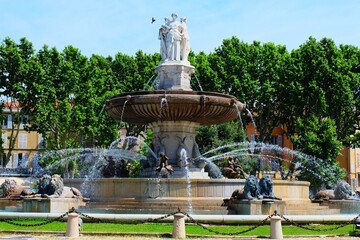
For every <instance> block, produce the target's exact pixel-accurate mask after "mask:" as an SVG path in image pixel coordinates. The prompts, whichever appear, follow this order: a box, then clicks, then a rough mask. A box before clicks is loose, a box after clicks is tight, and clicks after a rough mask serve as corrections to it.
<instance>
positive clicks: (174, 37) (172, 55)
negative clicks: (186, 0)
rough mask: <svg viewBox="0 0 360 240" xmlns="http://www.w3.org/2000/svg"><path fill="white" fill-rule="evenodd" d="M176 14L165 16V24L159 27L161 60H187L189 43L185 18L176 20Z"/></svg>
mask: <svg viewBox="0 0 360 240" xmlns="http://www.w3.org/2000/svg"><path fill="white" fill-rule="evenodd" d="M177 18H178V15H177V14H176V13H173V14H171V19H169V18H165V24H163V25H161V27H160V29H159V40H160V54H161V56H162V60H163V61H187V58H188V55H189V52H190V44H189V34H188V31H187V26H186V18H185V17H184V18H182V19H181V23H179V22H178V21H177Z"/></svg>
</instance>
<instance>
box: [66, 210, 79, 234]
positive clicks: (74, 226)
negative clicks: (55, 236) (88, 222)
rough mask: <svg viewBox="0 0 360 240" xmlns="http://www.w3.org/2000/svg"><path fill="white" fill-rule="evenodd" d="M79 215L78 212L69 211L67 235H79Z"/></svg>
mask: <svg viewBox="0 0 360 240" xmlns="http://www.w3.org/2000/svg"><path fill="white" fill-rule="evenodd" d="M79 235H80V233H79V217H78V214H77V213H69V214H68V219H67V225H66V234H65V237H79Z"/></svg>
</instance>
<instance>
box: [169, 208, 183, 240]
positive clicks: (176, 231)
mask: <svg viewBox="0 0 360 240" xmlns="http://www.w3.org/2000/svg"><path fill="white" fill-rule="evenodd" d="M172 237H173V238H178V239H185V238H186V233H185V215H184V214H182V213H176V214H175V215H174V223H173V231H172Z"/></svg>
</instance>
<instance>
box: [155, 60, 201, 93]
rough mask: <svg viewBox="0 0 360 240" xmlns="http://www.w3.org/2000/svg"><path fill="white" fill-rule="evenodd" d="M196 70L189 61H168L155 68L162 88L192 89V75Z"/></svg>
mask: <svg viewBox="0 0 360 240" xmlns="http://www.w3.org/2000/svg"><path fill="white" fill-rule="evenodd" d="M194 72H195V70H194V67H193V66H191V65H190V63H189V62H187V61H186V62H182V61H181V62H179V61H166V62H163V63H162V64H160V65H159V66H157V67H156V68H155V73H157V74H158V79H159V81H160V83H159V87H158V89H159V90H161V89H163V90H191V87H190V80H191V75H192V74H193V73H194Z"/></svg>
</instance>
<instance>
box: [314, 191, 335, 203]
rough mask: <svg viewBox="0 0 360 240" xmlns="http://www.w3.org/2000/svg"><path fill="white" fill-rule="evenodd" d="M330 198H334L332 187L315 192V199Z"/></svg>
mask: <svg viewBox="0 0 360 240" xmlns="http://www.w3.org/2000/svg"><path fill="white" fill-rule="evenodd" d="M331 199H335V194H334V190H333V189H325V190H321V191H319V192H317V193H316V195H315V200H326V201H328V200H331Z"/></svg>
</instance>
